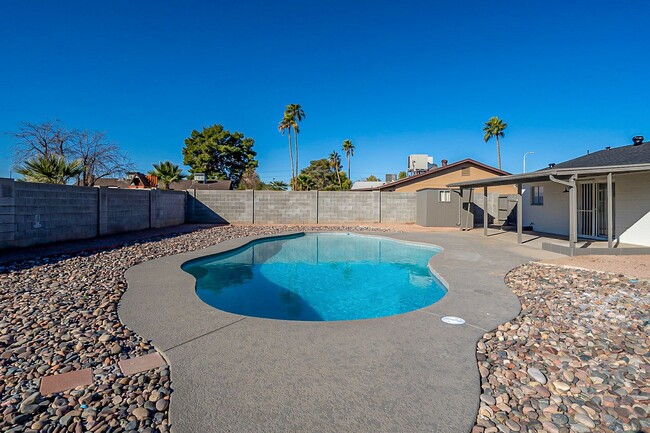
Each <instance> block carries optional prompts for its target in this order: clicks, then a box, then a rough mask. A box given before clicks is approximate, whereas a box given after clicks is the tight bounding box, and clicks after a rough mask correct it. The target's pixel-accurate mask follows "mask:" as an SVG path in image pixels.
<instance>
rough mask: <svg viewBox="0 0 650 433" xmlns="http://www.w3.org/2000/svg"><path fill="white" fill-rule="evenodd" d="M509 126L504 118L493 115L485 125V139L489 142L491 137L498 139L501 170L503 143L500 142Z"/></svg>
mask: <svg viewBox="0 0 650 433" xmlns="http://www.w3.org/2000/svg"><path fill="white" fill-rule="evenodd" d="M507 127H508V124H507V123H506V122H504V121H503V120H502V119H499V118H498V117H497V116H494V117H491V118H490V120H488V121H487V122H485V126H483V132H484V133H485V135H484V136H483V140H484V141H485V142H486V143H487V142H488V141H490V138H492V137H494V138H496V139H497V157H498V159H499V170H501V143H500V142H499V137H504V136H505V134H504V133H503V131H504V130H505V129H506V128H507Z"/></svg>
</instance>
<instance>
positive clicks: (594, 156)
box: [553, 141, 650, 168]
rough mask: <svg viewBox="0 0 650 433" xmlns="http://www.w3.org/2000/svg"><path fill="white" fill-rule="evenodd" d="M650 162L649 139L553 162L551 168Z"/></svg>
mask: <svg viewBox="0 0 650 433" xmlns="http://www.w3.org/2000/svg"><path fill="white" fill-rule="evenodd" d="M633 164H650V141H646V142H644V143H641V144H637V145H634V144H630V145H628V146H621V147H613V148H610V149H607V148H605V149H603V150H599V151H598V152H593V153H589V154H587V155H583V156H579V157H578V158H574V159H570V160H568V161H564V162H561V163H559V164H555V167H553V168H577V167H606V166H610V165H633Z"/></svg>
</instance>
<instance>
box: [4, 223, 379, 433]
mask: <svg viewBox="0 0 650 433" xmlns="http://www.w3.org/2000/svg"><path fill="white" fill-rule="evenodd" d="M287 230H292V231H349V230H356V231H386V230H385V229H380V228H371V227H342V226H333V227H325V226H309V227H300V226H291V227H287V226H225V227H215V228H211V229H207V230H201V231H197V232H193V233H189V234H181V235H177V236H167V237H162V238H152V239H147V240H140V241H134V242H128V243H126V244H124V245H123V246H121V247H117V248H112V249H108V250H105V251H95V252H86V253H77V254H64V255H58V256H50V257H43V258H37V259H30V260H23V261H20V262H15V263H9V264H5V265H2V266H0V311H1V312H2V313H1V315H0V431H2V432H23V431H25V432H85V431H91V432H99V433H101V432H122V431H141V432H146V433H152V432H161V433H164V432H167V431H169V427H170V426H169V420H168V406H169V399H170V394H171V393H172V384H171V380H170V371H169V369H168V368H167V367H164V368H157V369H154V370H149V371H148V372H144V373H140V374H136V375H133V376H128V377H125V376H123V375H122V374H121V372H120V370H119V368H118V365H117V362H118V361H119V360H120V359H125V358H131V357H134V356H138V355H144V354H147V353H151V352H153V351H154V350H155V349H154V348H153V346H152V345H151V342H149V341H145V340H143V339H142V338H141V337H139V336H138V335H136V334H135V333H133V332H132V331H130V330H129V329H128V328H126V327H125V326H124V325H123V324H122V323H120V321H119V318H118V316H117V305H118V302H119V300H120V297H121V296H122V293H123V292H124V290H125V289H126V281H125V279H124V272H125V271H126V270H127V269H128V268H130V267H132V266H134V265H136V264H138V263H140V262H143V261H146V260H151V259H154V258H157V257H162V256H166V255H172V254H178V253H182V252H187V251H191V250H196V249H200V248H205V247H208V246H210V245H214V244H216V243H219V242H222V241H224V240H227V239H232V238H236V237H242V236H248V235H262V234H275V233H280V232H283V231H287ZM82 368H92V369H93V372H94V375H95V383H94V384H93V385H91V386H89V387H87V388H84V389H78V390H71V391H65V392H62V393H58V394H54V395H51V396H43V395H40V393H39V392H38V387H39V379H40V378H41V377H43V376H46V375H51V374H54V373H64V372H67V371H73V370H80V369H82Z"/></svg>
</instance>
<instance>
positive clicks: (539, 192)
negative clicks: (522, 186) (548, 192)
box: [530, 185, 544, 206]
mask: <svg viewBox="0 0 650 433" xmlns="http://www.w3.org/2000/svg"><path fill="white" fill-rule="evenodd" d="M530 205H531V206H544V186H543V185H535V186H531V188H530Z"/></svg>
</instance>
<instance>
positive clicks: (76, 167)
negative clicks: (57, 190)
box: [16, 154, 84, 185]
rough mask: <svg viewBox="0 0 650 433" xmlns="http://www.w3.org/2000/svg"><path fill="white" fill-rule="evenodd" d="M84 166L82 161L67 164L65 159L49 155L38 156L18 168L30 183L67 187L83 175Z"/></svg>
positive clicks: (18, 171)
mask: <svg viewBox="0 0 650 433" xmlns="http://www.w3.org/2000/svg"><path fill="white" fill-rule="evenodd" d="M83 169H84V168H83V164H82V162H81V161H80V160H76V161H73V162H70V163H68V162H66V160H65V157H63V156H59V155H55V154H48V155H38V156H36V157H34V158H32V159H30V160H29V161H27V162H25V163H24V164H23V165H21V166H20V167H18V169H17V170H16V172H17V173H19V174H22V175H23V176H24V177H25V180H26V181H28V182H38V183H55V184H59V185H65V184H67V183H68V181H69V180H70V179H72V178H74V177H77V176H79V175H81V173H82V172H83Z"/></svg>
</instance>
